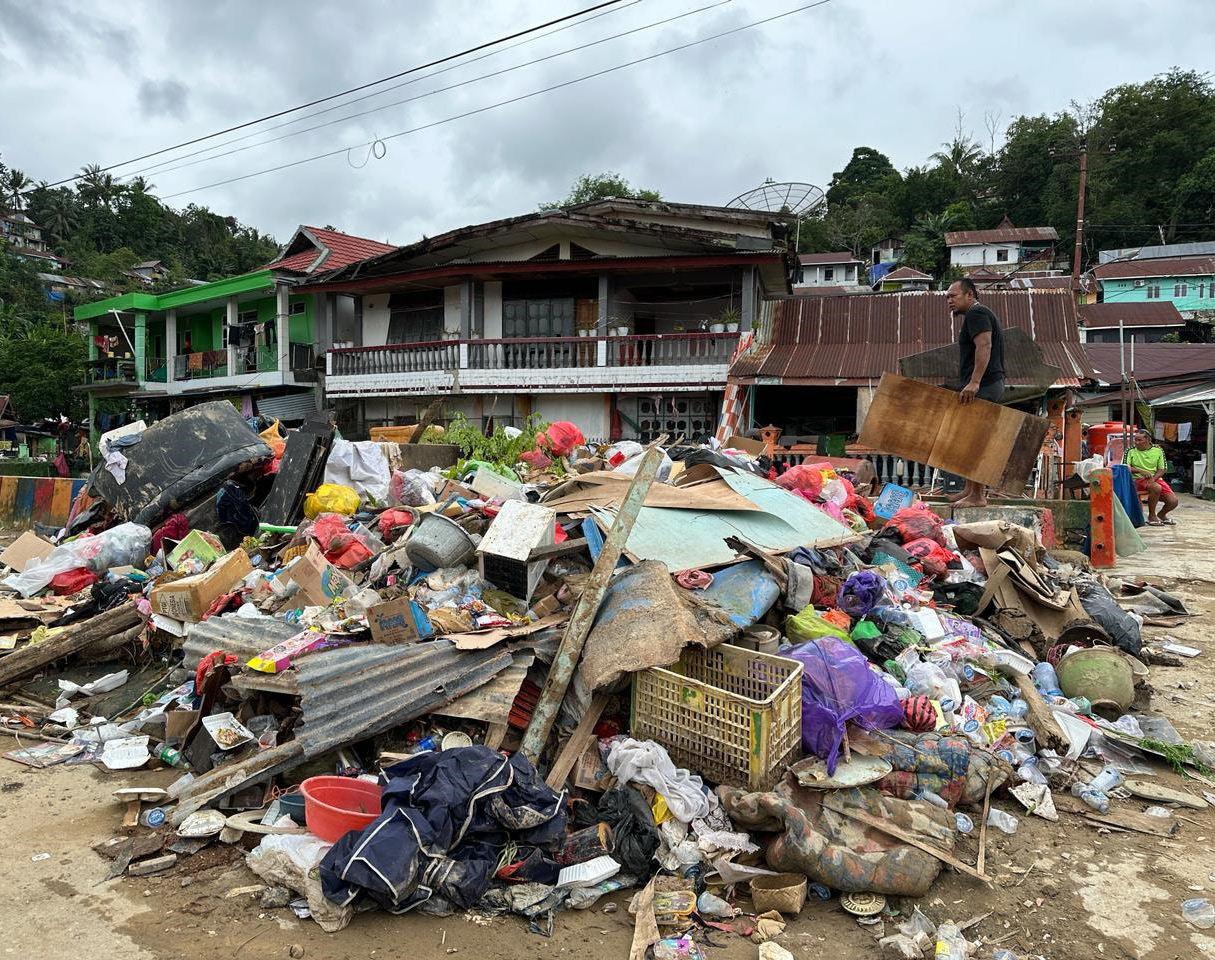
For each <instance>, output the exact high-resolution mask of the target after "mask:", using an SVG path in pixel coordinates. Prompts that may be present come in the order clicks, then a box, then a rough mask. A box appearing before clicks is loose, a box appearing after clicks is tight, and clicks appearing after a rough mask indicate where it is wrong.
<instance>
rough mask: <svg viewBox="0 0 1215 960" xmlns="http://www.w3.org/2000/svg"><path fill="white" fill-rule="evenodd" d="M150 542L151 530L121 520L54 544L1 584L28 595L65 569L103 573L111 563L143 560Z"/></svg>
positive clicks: (130, 562) (141, 525)
mask: <svg viewBox="0 0 1215 960" xmlns="http://www.w3.org/2000/svg"><path fill="white" fill-rule="evenodd" d="M151 544H152V531H151V530H149V529H148V528H147V527H145V526H143V524H139V523H120V524H119V525H118V526H116V527H111V528H110V529H109V530H105V531H103V532H102V533H99V534H97V536H95V537H79V538H78V539H76V540H72V541H69V542H68V543H63V544H60V545H59V546H57V547H56V548H55V549H54V550H52V551H51V552H50V553H48V554H47V555H46V557H45V558H44V559H43V560H42V561H41V562H39V563H31V564H30V565H29V566H28V567H26V568H25V572H24V573H14V574H13V575H12V576H10V577H7V578H5V580H4V585H5V586H6V587H9V588H10V589H12V590H16V591H17V592H18V593H19V594H21V596H23V597H31V596H33V595H34V594H35V593H37V592H38V591H39V590H41V589H42V588H43V587H45V586H46V585H47V584H49V583H50V582H51V580H53V579H54V578H55V575H56V574H60V573H64V572H65V571H67V570H76V569H77V568H79V567H87V568H88V569H90V570H92V571H93V572H94V573H105V572H106V571H107V570H109V569H110V567H122V566H126V565H127V564H131V565H133V566H134V565H138V564H142V563H143V560H144V557H146V556H147V555H148V548H149V547H150V546H151Z"/></svg>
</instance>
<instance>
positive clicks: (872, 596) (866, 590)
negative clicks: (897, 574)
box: [835, 570, 886, 618]
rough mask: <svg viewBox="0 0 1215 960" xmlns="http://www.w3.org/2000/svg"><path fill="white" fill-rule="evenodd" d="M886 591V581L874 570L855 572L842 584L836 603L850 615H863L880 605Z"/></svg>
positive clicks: (854, 616) (855, 616)
mask: <svg viewBox="0 0 1215 960" xmlns="http://www.w3.org/2000/svg"><path fill="white" fill-rule="evenodd" d="M885 591H886V581H885V580H884V579H882V577H880V576H878V574H876V573H874V572H873V571H872V570H862V571H861V572H860V573H854V574H852V576H850V577H849V578H848V579H847V580H845V581H844V582H843V584H841V586H840V592H839V595H838V596H837V597H836V598H835V605H836V606H837V607H839V608H840V609H841V610H843V611H844V613H846V614H848V616H850V617H853V618H857V617H863V616H864V615H865V614H867V613H868V612H869V611H870V610H872V609H873V608H874V607H876V606H877V605H878V601H880V600H881V599H882V594H883V593H885Z"/></svg>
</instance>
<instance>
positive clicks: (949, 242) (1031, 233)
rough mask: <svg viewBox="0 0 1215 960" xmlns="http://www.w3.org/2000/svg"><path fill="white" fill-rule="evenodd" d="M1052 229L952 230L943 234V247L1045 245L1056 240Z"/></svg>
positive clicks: (1055, 232) (1000, 228)
mask: <svg viewBox="0 0 1215 960" xmlns="http://www.w3.org/2000/svg"><path fill="white" fill-rule="evenodd" d="M1058 239H1059V233H1058V231H1056V230H1055V228H1054V227H1014V226H1011V225H1010V226H1007V227H1004V226H1001V227H996V228H995V229H994V230H954V231H951V232H949V233H947V234H945V246H947V247H961V246H966V245H967V244H972V243H1047V242H1049V241H1052V240H1058Z"/></svg>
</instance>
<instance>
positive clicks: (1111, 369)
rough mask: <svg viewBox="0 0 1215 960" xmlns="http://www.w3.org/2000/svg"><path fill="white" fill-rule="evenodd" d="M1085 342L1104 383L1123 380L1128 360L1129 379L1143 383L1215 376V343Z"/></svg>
mask: <svg viewBox="0 0 1215 960" xmlns="http://www.w3.org/2000/svg"><path fill="white" fill-rule="evenodd" d="M1121 346H1122V345H1121V344H1118V343H1086V344H1085V345H1084V352H1085V353H1087V354H1088V357H1089V360H1090V361H1091V362H1092V365H1093V367H1094V368H1095V369H1096V371H1097V377H1098V379H1100V380H1102V381H1103V382H1105V383H1120V382H1121V381H1122V362H1123V358H1124V357H1125V360H1126V369H1127V375H1128V376H1134V377H1135V379H1136V380H1138V381H1139V382H1140V383H1143V382H1145V381H1149V380H1180V379H1182V378H1185V377H1193V376H1195V375H1196V374H1206V373H1215V343H1136V344H1129V343H1128V344H1126V345H1125V352H1124V353H1120V352H1119V348H1120V347H1121Z"/></svg>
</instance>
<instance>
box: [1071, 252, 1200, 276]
mask: <svg viewBox="0 0 1215 960" xmlns="http://www.w3.org/2000/svg"><path fill="white" fill-rule="evenodd" d="M1211 274H1215V257H1210V256H1198V257H1155V258H1152V259H1147V260H1115V261H1113V262H1111V263H1099V264H1097V266H1095V267H1093V276H1095V277H1096V278H1097V279H1098V280H1129V279H1132V278H1135V277H1207V276H1210V275H1211Z"/></svg>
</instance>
